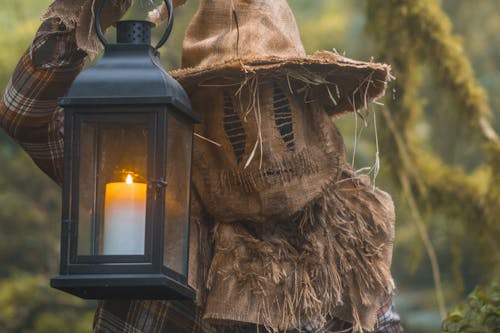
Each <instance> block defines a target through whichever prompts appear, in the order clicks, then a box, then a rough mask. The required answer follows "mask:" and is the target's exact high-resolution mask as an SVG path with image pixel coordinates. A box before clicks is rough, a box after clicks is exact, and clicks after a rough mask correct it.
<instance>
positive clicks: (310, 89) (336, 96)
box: [171, 51, 393, 116]
mask: <svg viewBox="0 0 500 333" xmlns="http://www.w3.org/2000/svg"><path fill="white" fill-rule="evenodd" d="M171 75H172V76H173V77H174V78H176V79H177V80H178V81H179V82H180V83H181V84H182V85H183V87H184V88H185V89H186V90H187V91H188V93H189V92H192V91H194V90H197V89H201V88H203V87H214V86H215V87H217V86H219V87H224V86H236V85H242V84H244V82H247V81H249V80H251V79H252V77H257V76H258V77H259V78H260V79H261V80H265V79H266V78H270V79H273V80H276V81H278V82H279V81H281V82H284V83H285V85H287V86H288V87H289V88H290V91H291V92H300V93H302V94H304V96H305V99H306V100H305V102H307V103H319V104H321V105H323V106H324V107H325V110H326V111H327V112H328V113H329V114H330V115H332V116H340V115H342V114H344V113H348V112H353V111H356V110H359V109H362V108H366V107H367V106H368V104H369V103H370V102H372V101H374V100H376V99H378V98H380V97H382V96H383V95H384V94H385V90H386V88H387V84H388V82H390V81H391V80H392V79H393V76H392V75H391V68H390V66H389V65H386V64H382V63H372V62H362V61H354V60H351V59H349V58H345V57H343V56H341V55H339V54H337V53H334V52H328V51H320V52H316V53H315V54H314V55H313V56H310V57H307V58H286V59H283V58H273V57H266V58H263V59H235V60H234V61H228V62H224V63H221V64H214V65H213V66H210V67H206V68H186V69H180V70H175V71H172V72H171ZM242 82H243V83H242Z"/></svg>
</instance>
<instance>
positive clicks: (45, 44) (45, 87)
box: [0, 19, 402, 333]
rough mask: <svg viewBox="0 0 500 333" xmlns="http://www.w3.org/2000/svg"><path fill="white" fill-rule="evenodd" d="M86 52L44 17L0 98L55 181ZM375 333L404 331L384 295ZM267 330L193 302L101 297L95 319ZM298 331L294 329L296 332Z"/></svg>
mask: <svg viewBox="0 0 500 333" xmlns="http://www.w3.org/2000/svg"><path fill="white" fill-rule="evenodd" d="M85 57H86V54H85V53H84V52H82V51H81V50H79V49H78V48H77V46H76V42H75V32H74V31H73V30H68V29H66V27H65V26H64V25H63V24H62V23H61V22H60V21H59V20H58V19H50V20H46V21H45V22H44V23H43V24H42V26H41V27H40V29H39V30H38V32H37V34H36V37H35V40H34V41H33V43H32V45H31V46H30V47H29V48H28V50H27V51H26V52H25V53H24V54H23V56H22V57H21V60H20V61H19V64H18V65H17V67H16V69H15V70H14V74H13V75H12V78H11V80H10V81H9V83H8V85H7V87H6V89H5V93H4V96H3V98H2V100H1V103H0V126H1V127H3V128H4V130H5V131H6V132H7V133H8V134H9V135H10V136H11V137H12V138H14V140H16V141H17V142H18V143H19V144H20V145H21V146H22V147H23V148H24V149H25V150H26V152H28V154H29V155H30V156H31V158H32V159H33V161H34V162H35V163H36V164H37V165H38V166H39V167H40V169H42V170H43V171H44V172H45V173H46V174H47V175H49V176H50V177H51V178H52V179H54V180H55V181H56V182H57V183H58V184H62V181H63V173H62V170H63V122H62V120H63V113H62V110H61V108H59V107H58V106H57V99H58V97H60V96H64V95H65V94H66V92H67V90H68V88H69V86H70V84H71V82H72V81H73V80H74V78H75V77H76V76H77V75H78V73H80V71H81V70H82V68H83V65H84V61H85ZM378 318H379V319H378V323H377V326H376V332H377V333H399V332H402V328H401V325H400V320H399V316H398V315H397V314H396V313H395V312H394V309H393V307H392V298H391V297H387V298H386V299H385V300H384V302H383V304H382V306H381V308H380V310H379V313H378ZM256 331H260V332H265V329H264V328H262V327H256V326H255V325H243V326H238V327H221V326H218V327H213V326H210V325H209V324H208V323H206V322H204V321H203V320H202V310H201V309H200V308H198V307H197V306H196V305H195V304H194V303H193V302H179V301H102V302H100V303H99V306H98V309H97V311H96V314H95V319H94V332H96V333H119V332H120V333H121V332H130V333H137V332H166V333H212V332H220V333H237V332H241V333H245V332H252V333H253V332H256ZM301 331H302V332H309V333H311V332H315V333H319V332H325V333H326V332H351V327H350V324H349V323H344V322H339V321H338V320H332V321H331V322H330V323H329V324H328V325H326V328H323V329H320V330H317V329H313V328H312V327H310V326H309V325H306V326H305V327H304V328H302V330H301ZM295 332H297V331H295Z"/></svg>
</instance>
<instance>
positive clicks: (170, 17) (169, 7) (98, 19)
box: [94, 0, 174, 50]
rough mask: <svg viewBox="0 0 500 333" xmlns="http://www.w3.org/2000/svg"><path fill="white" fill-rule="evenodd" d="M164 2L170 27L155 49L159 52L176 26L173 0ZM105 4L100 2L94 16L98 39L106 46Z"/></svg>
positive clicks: (104, 1) (104, 0)
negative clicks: (103, 22) (103, 12)
mask: <svg viewBox="0 0 500 333" xmlns="http://www.w3.org/2000/svg"><path fill="white" fill-rule="evenodd" d="M164 2H165V5H166V6H167V10H168V25H167V29H166V30H165V32H164V33H163V36H162V37H161V39H160V41H159V42H158V44H157V45H156V46H155V47H154V49H155V50H158V49H159V48H160V47H162V46H163V44H165V42H166V41H167V39H168V37H169V36H170V33H171V32H172V28H173V26H174V12H173V9H172V1H171V0H164ZM105 3H106V0H101V1H98V4H97V7H96V8H95V15H94V27H95V31H96V33H97V37H98V38H99V40H100V41H101V43H102V44H103V45H104V46H106V45H108V44H109V43H108V41H107V39H106V37H104V34H103V33H102V28H101V12H102V9H103V8H104V4H105Z"/></svg>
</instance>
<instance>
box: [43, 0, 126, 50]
mask: <svg viewBox="0 0 500 333" xmlns="http://www.w3.org/2000/svg"><path fill="white" fill-rule="evenodd" d="M96 1H98V0H56V1H54V2H53V3H52V4H51V5H50V6H49V8H48V9H47V11H46V12H45V14H44V15H43V16H42V20H47V19H53V18H57V19H59V20H61V22H62V23H64V25H65V26H66V28H67V29H70V30H71V29H76V43H77V45H78V47H79V48H80V49H81V50H83V51H85V52H86V53H87V54H88V56H89V57H90V58H93V57H95V55H96V54H97V53H98V52H99V51H100V50H101V49H102V47H103V46H102V44H101V41H100V40H99V38H98V37H97V34H96V32H95V29H94V8H95V7H94V6H95V3H96ZM131 2H132V0H109V1H107V2H106V4H105V6H104V9H103V17H102V23H103V29H106V28H107V27H108V26H109V25H111V24H113V23H114V22H116V21H117V20H118V19H120V17H122V15H123V14H124V13H125V11H126V10H127V9H128V8H129V7H130V4H131Z"/></svg>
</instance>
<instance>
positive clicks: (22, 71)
mask: <svg viewBox="0 0 500 333" xmlns="http://www.w3.org/2000/svg"><path fill="white" fill-rule="evenodd" d="M85 56H86V54H85V53H84V52H82V51H80V50H78V48H77V46H76V42H75V32H74V31H70V30H67V29H66V27H65V26H64V25H63V24H62V23H60V21H59V20H58V19H50V20H46V21H44V22H43V23H42V25H41V26H40V28H39V30H38V32H37V34H36V37H35V39H34V41H33V43H32V44H31V46H30V47H29V48H28V50H26V51H25V52H24V54H23V55H22V57H21V60H20V61H19V63H18V65H17V67H16V68H15V70H14V73H13V74H12V77H11V79H10V80H9V82H8V84H7V87H6V89H5V92H4V95H3V98H2V100H1V102H0V126H1V127H3V128H4V130H5V131H6V132H7V133H8V134H9V135H10V136H11V137H12V138H13V139H14V140H15V141H16V142H18V143H19V144H20V145H21V146H22V147H23V148H24V150H26V152H27V153H28V154H29V155H30V156H31V158H32V159H33V161H34V162H35V163H36V164H37V165H38V167H40V169H42V171H44V172H45V173H46V174H47V175H49V176H50V177H51V178H52V179H54V180H55V181H56V182H57V183H58V184H62V180H63V174H62V171H63V131H62V129H63V121H62V120H63V114H62V110H61V108H59V107H58V106H57V99H58V98H59V97H61V96H64V95H65V94H66V92H67V90H68V88H69V86H70V85H71V82H72V81H73V80H74V78H75V77H76V76H77V75H78V73H80V71H81V70H82V68H83V63H84V58H85Z"/></svg>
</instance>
